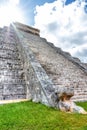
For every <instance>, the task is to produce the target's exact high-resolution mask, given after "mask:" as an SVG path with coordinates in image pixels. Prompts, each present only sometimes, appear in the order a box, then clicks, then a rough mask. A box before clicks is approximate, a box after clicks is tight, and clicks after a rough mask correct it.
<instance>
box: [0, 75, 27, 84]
mask: <svg viewBox="0 0 87 130" xmlns="http://www.w3.org/2000/svg"><path fill="white" fill-rule="evenodd" d="M0 84H2V85H3V84H25V80H24V79H18V78H11V77H9V76H7V78H4V76H2V78H1V79H0Z"/></svg>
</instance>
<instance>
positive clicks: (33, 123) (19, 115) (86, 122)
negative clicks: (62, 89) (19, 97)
mask: <svg viewBox="0 0 87 130" xmlns="http://www.w3.org/2000/svg"><path fill="white" fill-rule="evenodd" d="M78 104H79V105H80V106H83V107H84V108H85V109H86V110H87V102H85V103H78ZM0 130H87V115H81V114H70V113H64V112H60V111H59V110H57V109H53V108H49V107H46V106H44V105H42V104H39V103H37V104H35V103H32V102H31V101H30V102H22V103H15V104H7V105H1V106H0Z"/></svg>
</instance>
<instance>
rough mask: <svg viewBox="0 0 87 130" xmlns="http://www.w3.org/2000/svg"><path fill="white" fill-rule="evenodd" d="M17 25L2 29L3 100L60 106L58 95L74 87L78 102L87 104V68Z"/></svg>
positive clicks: (0, 88) (0, 79) (0, 95)
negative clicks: (62, 90) (86, 102)
mask: <svg viewBox="0 0 87 130" xmlns="http://www.w3.org/2000/svg"><path fill="white" fill-rule="evenodd" d="M39 33H40V31H39V30H38V29H35V28H32V27H30V26H27V25H24V24H21V23H13V24H11V25H10V26H9V27H3V28H1V29H0V100H14V99H29V100H33V101H35V102H41V103H43V104H46V105H49V106H53V107H55V106H57V95H56V92H57V90H58V89H59V88H61V87H63V88H64V87H66V88H68V89H70V88H72V89H73V91H74V96H73V97H72V100H74V101H87V65H86V64H83V63H81V61H80V60H79V59H78V58H74V57H72V56H71V55H70V54H69V53H67V52H64V51H62V50H61V49H60V48H58V47H55V46H54V45H53V44H52V43H50V42H47V40H46V39H44V38H41V37H40V34H39Z"/></svg>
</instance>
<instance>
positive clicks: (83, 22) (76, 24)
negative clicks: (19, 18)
mask: <svg viewBox="0 0 87 130" xmlns="http://www.w3.org/2000/svg"><path fill="white" fill-rule="evenodd" d="M64 2H65V1H64V0H56V1H54V2H53V3H45V4H44V5H42V6H36V12H35V27H37V28H39V29H40V31H41V36H42V37H45V38H46V39H47V40H48V41H50V42H53V43H54V44H55V45H56V46H58V47H61V48H62V49H63V50H65V51H69V52H70V53H71V54H72V55H73V56H78V57H79V58H80V59H81V60H83V61H85V60H84V58H85V59H87V55H86V53H84V55H83V51H84V46H85V48H86V50H87V45H86V44H87V13H86V12H85V10H84V7H85V5H86V3H85V2H84V0H80V1H79V0H76V1H75V2H73V3H71V4H68V5H64ZM79 52H80V53H79ZM81 52H82V53H81ZM79 54H80V55H79ZM81 54H82V55H81Z"/></svg>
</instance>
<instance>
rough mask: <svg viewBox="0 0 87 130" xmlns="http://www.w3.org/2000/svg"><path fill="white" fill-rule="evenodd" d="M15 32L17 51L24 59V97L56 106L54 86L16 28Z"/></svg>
mask: <svg viewBox="0 0 87 130" xmlns="http://www.w3.org/2000/svg"><path fill="white" fill-rule="evenodd" d="M16 34H17V36H18V39H19V42H18V48H19V52H20V54H21V57H22V58H23V59H24V74H25V80H26V86H27V91H26V95H27V96H26V98H28V99H31V100H33V101H34V102H41V103H43V104H45V105H48V106H53V107H58V102H57V101H58V100H57V98H58V97H57V95H55V87H54V85H53V83H52V81H51V80H50V79H49V77H48V75H47V74H46V72H45V71H44V69H43V68H42V66H41V65H40V63H39V62H38V61H37V60H36V57H35V55H34V54H33V52H32V51H31V49H30V48H29V47H28V43H27V42H26V39H25V38H24V37H23V35H21V34H20V33H19V31H18V30H16Z"/></svg>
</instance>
